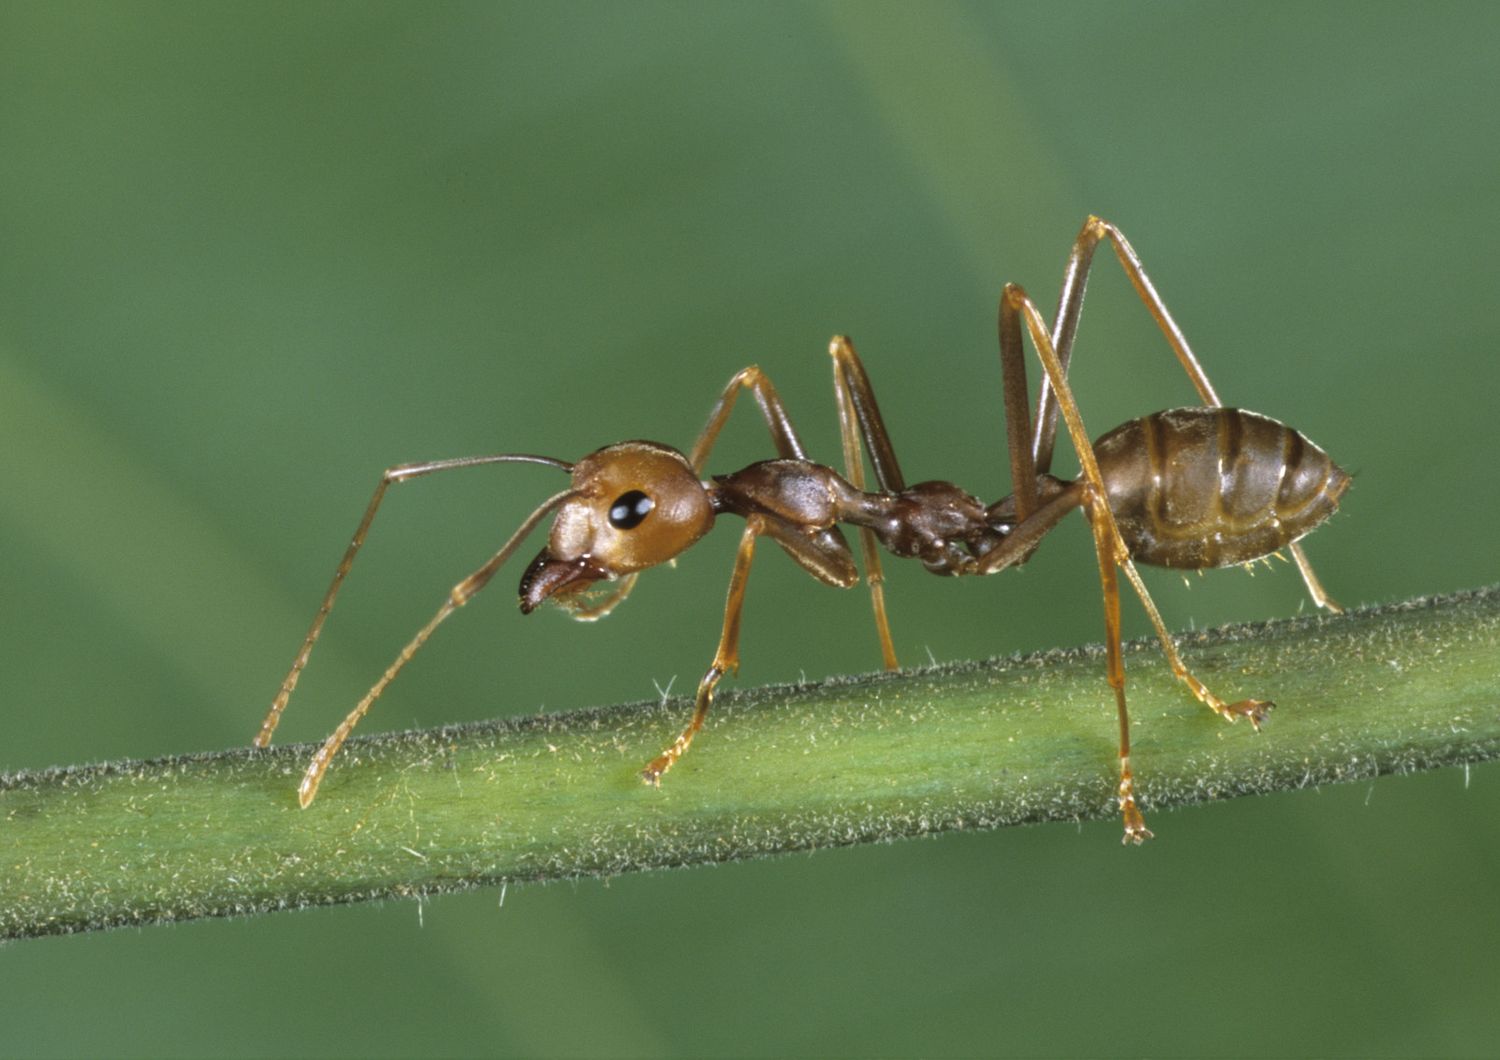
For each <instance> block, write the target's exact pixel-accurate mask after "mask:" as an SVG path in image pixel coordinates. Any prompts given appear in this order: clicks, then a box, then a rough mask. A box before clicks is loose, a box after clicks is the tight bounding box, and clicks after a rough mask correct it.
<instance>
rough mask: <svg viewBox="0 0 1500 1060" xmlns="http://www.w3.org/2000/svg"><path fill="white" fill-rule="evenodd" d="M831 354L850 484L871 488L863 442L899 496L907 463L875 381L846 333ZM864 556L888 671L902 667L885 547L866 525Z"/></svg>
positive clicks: (886, 485) (883, 481) (885, 484)
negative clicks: (899, 455)
mask: <svg viewBox="0 0 1500 1060" xmlns="http://www.w3.org/2000/svg"><path fill="white" fill-rule="evenodd" d="M828 353H829V355H830V356H832V357H833V391H834V397H835V401H836V403H837V405H838V410H839V437H840V438H841V440H842V442H843V449H844V472H845V474H846V475H847V476H848V478H849V483H850V485H852V486H853V487H854V488H855V489H857V490H864V489H865V462H864V456H862V455H861V453H860V443H861V440H862V441H863V443H864V452H865V454H868V456H869V458H870V465H871V466H872V467H873V468H874V469H875V479H876V481H877V482H878V483H879V484H880V488H881V489H882V490H884V491H885V492H887V493H899V492H900V491H901V490H903V489H905V488H906V480H905V479H904V478H903V477H902V474H901V465H900V464H899V463H897V461H896V451H895V448H894V447H893V446H892V445H891V437H890V434H889V433H888V432H887V431H886V427H885V420H884V418H883V417H882V416H881V415H880V405H879V404H878V403H877V402H876V401H875V390H874V388H873V387H871V386H870V377H869V376H868V375H866V374H865V366H864V364H863V363H862V362H861V361H860V359H859V354H857V353H855V352H854V343H853V341H851V340H850V339H849V337H848V336H846V335H835V336H834V337H833V341H832V342H830V343H829V344H828ZM859 545H860V552H861V555H862V556H863V558H864V561H865V581H866V582H868V583H869V585H870V606H871V608H872V609H873V610H874V613H875V633H876V635H877V636H878V637H879V638H880V656H881V659H882V661H883V662H884V664H885V668H886V669H887V670H897V669H900V665H901V664H900V663H899V662H898V661H897V660H896V646H895V644H894V643H892V641H891V624H890V619H889V618H888V617H887V616H886V610H885V571H884V569H883V568H882V567H881V563H880V547H879V545H878V543H877V542H876V539H875V531H873V530H871V529H870V528H869V527H860V530H859Z"/></svg>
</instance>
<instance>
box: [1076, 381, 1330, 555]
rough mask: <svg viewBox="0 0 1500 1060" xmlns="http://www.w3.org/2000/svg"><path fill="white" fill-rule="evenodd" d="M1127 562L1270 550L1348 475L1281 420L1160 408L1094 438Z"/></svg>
mask: <svg viewBox="0 0 1500 1060" xmlns="http://www.w3.org/2000/svg"><path fill="white" fill-rule="evenodd" d="M1094 454H1095V456H1096V457H1097V459H1098V461H1099V470H1100V472H1101V474H1102V476H1103V478H1104V483H1105V488H1106V491H1107V492H1108V494H1109V506H1110V508H1111V509H1112V510H1113V512H1114V516H1115V522H1116V523H1117V524H1118V525H1119V528H1120V535H1121V537H1123V538H1124V540H1125V544H1126V546H1127V547H1128V548H1129V550H1130V555H1131V557H1132V558H1134V559H1135V560H1137V561H1138V562H1141V563H1149V564H1152V565H1154V566H1158V567H1177V568H1181V569H1194V570H1202V569H1204V568H1207V567H1226V566H1231V565H1233V564H1236V563H1248V562H1250V561H1252V560H1256V559H1260V558H1261V557H1263V556H1269V555H1271V554H1272V553H1273V552H1276V551H1277V550H1278V549H1281V548H1284V547H1286V546H1287V545H1290V544H1291V543H1292V542H1294V541H1296V540H1297V539H1298V538H1300V537H1302V536H1303V535H1304V534H1306V533H1308V532H1309V531H1311V530H1313V529H1314V528H1316V527H1317V526H1318V525H1319V524H1320V523H1322V522H1323V521H1324V520H1326V519H1327V518H1328V517H1329V516H1330V515H1332V514H1333V513H1334V511H1335V509H1337V508H1338V503H1339V498H1340V497H1342V496H1343V494H1344V491H1345V490H1346V489H1348V488H1349V475H1348V473H1347V472H1345V471H1344V470H1343V468H1341V467H1339V466H1338V465H1337V464H1335V463H1334V462H1333V460H1332V459H1330V458H1329V456H1328V454H1327V453H1325V452H1324V451H1323V450H1322V449H1320V448H1318V447H1317V446H1316V445H1314V444H1313V443H1312V442H1310V441H1308V440H1307V438H1305V437H1304V436H1303V435H1302V434H1301V433H1299V432H1298V431H1295V430H1293V429H1292V428H1290V427H1288V426H1286V425H1285V424H1283V423H1279V422H1277V421H1276V420H1273V419H1271V418H1270V417H1268V416H1262V415H1260V414H1259V413H1255V412H1246V411H1244V410H1243V409H1226V408H1216V407H1212V406H1197V407H1193V408H1180V409H1168V410H1166V411H1165V412H1157V413H1153V414H1152V415H1150V416H1144V417H1142V418H1140V419H1138V420H1131V421H1130V422H1129V423H1126V424H1122V425H1121V426H1119V427H1116V428H1115V429H1114V430H1112V431H1110V432H1109V433H1108V434H1106V435H1105V436H1104V437H1102V438H1100V439H1099V440H1098V441H1097V442H1095V443H1094Z"/></svg>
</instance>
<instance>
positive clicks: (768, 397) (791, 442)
mask: <svg viewBox="0 0 1500 1060" xmlns="http://www.w3.org/2000/svg"><path fill="white" fill-rule="evenodd" d="M741 390H749V391H750V392H751V393H752V394H754V395H755V403H756V404H757V405H759V406H760V413H761V415H762V416H764V417H765V420H766V427H767V429H768V430H770V432H771V441H772V442H773V443H774V444H775V446H776V454H777V455H778V456H781V457H784V458H790V459H793V460H806V459H807V452H806V451H805V450H804V449H803V448H802V442H801V440H800V439H799V438H798V437H797V431H796V428H794V427H793V426H792V420H791V417H789V416H788V415H787V412H786V406H785V405H783V404H782V403H781V395H780V394H778V393H776V388H775V387H774V386H772V385H771V380H770V377H768V376H767V375H766V374H765V373H764V372H762V371H761V370H760V366H759V365H754V364H752V365H750V366H749V367H748V368H742V369H740V370H739V371H738V372H736V373H735V374H734V378H733V379H731V380H729V384H728V385H727V386H725V387H724V392H723V393H722V394H720V395H719V400H718V401H715V402H714V407H713V408H712V409H711V410H709V413H708V422H707V423H706V424H704V425H703V430H702V431H701V432H699V434H698V440H697V441H696V442H694V443H693V451H692V453H691V454H690V455H689V456H688V462H689V463H690V464H692V465H693V471H694V473H696V474H699V475H701V474H703V469H704V467H705V466H707V464H708V454H709V451H710V450H711V449H713V446H714V442H715V441H717V440H718V437H719V431H721V430H722V429H723V428H724V422H725V421H726V420H728V419H729V414H730V413H731V412H733V411H734V402H735V399H736V398H738V397H739V396H740V391H741Z"/></svg>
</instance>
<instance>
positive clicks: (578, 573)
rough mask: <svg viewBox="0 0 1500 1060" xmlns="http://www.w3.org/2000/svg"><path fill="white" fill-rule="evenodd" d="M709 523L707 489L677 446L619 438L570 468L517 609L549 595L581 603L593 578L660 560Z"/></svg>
mask: <svg viewBox="0 0 1500 1060" xmlns="http://www.w3.org/2000/svg"><path fill="white" fill-rule="evenodd" d="M713 522H714V506H713V501H712V499H711V498H710V496H709V492H708V487H706V486H705V485H704V484H703V483H702V482H701V481H700V480H699V478H698V476H697V474H696V473H694V471H693V468H692V465H691V464H689V463H688V461H687V458H686V457H685V456H683V455H682V454H681V453H679V452H678V451H677V450H676V449H673V448H671V447H670V446H665V445H657V444H656V443H655V442H621V443H619V444H618V445H610V446H606V447H605V448H603V449H600V450H598V451H597V452H594V453H590V454H589V455H588V456H586V457H584V458H583V459H582V460H580V461H578V463H576V464H574V465H573V490H572V495H571V496H570V497H568V499H567V500H565V501H564V502H563V503H562V506H561V507H560V508H558V510H557V518H556V520H555V521H554V522H553V524H552V534H551V536H550V537H549V538H548V540H547V547H546V548H544V549H542V551H541V552H540V553H539V554H538V555H537V557H536V559H534V560H532V562H531V565H530V566H529V567H527V568H526V573H525V574H523V575H522V576H521V611H522V612H523V613H526V614H529V613H530V612H531V611H533V610H535V609H536V607H537V606H538V605H540V604H541V603H542V601H544V600H549V599H550V600H552V601H553V602H554V603H558V604H561V605H562V606H564V607H567V606H570V605H573V606H576V607H579V608H582V607H584V606H585V604H584V602H583V598H582V595H581V594H582V593H583V592H584V591H585V590H587V589H588V588H589V586H590V585H592V584H593V583H594V582H597V581H600V580H603V579H612V578H617V577H620V576H621V575H626V574H634V573H636V572H637V571H642V570H645V569H646V568H647V567H654V566H656V565H657V564H658V563H665V562H666V561H667V560H669V559H672V558H673V557H674V556H676V555H677V554H678V553H680V552H682V551H683V550H684V549H686V548H687V547H688V546H689V545H691V544H692V543H693V542H694V541H697V540H698V539H699V538H700V537H702V536H703V535H704V534H706V533H707V532H708V530H709V528H710V527H711V526H713Z"/></svg>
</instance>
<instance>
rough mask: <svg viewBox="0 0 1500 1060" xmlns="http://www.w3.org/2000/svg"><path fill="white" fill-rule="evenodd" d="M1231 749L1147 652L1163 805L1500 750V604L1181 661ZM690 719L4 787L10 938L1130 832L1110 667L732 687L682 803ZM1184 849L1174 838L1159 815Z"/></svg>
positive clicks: (296, 751)
mask: <svg viewBox="0 0 1500 1060" xmlns="http://www.w3.org/2000/svg"><path fill="white" fill-rule="evenodd" d="M1179 643H1180V646H1181V648H1182V650H1183V654H1184V657H1185V659H1186V660H1187V662H1188V664H1189V666H1191V667H1193V669H1194V671H1195V672H1196V673H1197V674H1198V676H1199V677H1201V678H1202V679H1203V680H1204V681H1205V682H1206V683H1207V684H1208V685H1209V686H1210V687H1211V688H1214V689H1216V690H1217V691H1218V692H1219V694H1220V695H1222V696H1225V697H1226V698H1238V697H1241V696H1245V695H1255V696H1263V697H1266V696H1269V697H1274V698H1275V699H1276V700H1278V701H1279V703H1280V707H1279V708H1278V709H1277V710H1276V711H1275V712H1274V713H1273V714H1272V716H1271V719H1270V722H1269V724H1268V725H1267V726H1266V728H1265V730H1264V731H1263V732H1261V733H1260V734H1256V733H1255V732H1253V731H1252V730H1251V729H1250V727H1249V726H1248V725H1243V724H1241V725H1235V726H1233V727H1230V726H1227V725H1226V724H1225V723H1224V722H1223V721H1221V720H1220V719H1219V718H1217V717H1216V716H1214V715H1213V714H1211V713H1210V712H1209V711H1207V710H1206V709H1204V708H1203V707H1201V706H1200V705H1198V704H1197V703H1196V702H1195V701H1194V700H1193V699H1192V697H1191V696H1190V695H1189V694H1188V693H1187V692H1186V691H1185V689H1184V688H1183V687H1182V686H1181V685H1180V683H1178V682H1177V681H1176V680H1174V679H1173V678H1172V676H1171V674H1170V673H1169V672H1168V670H1167V668H1166V666H1165V664H1164V662H1163V661H1162V658H1161V653H1160V650H1159V647H1158V646H1157V645H1156V643H1155V642H1154V641H1146V642H1140V643H1136V644H1132V645H1129V646H1128V647H1127V649H1126V666H1127V669H1128V672H1129V682H1130V683H1129V696H1130V704H1131V710H1132V718H1133V722H1134V726H1133V737H1134V754H1133V759H1134V762H1135V767H1136V773H1137V778H1138V792H1139V795H1140V798H1141V803H1142V806H1143V808H1144V809H1145V811H1146V813H1147V816H1148V820H1149V819H1150V817H1151V814H1152V813H1153V812H1154V811H1159V810H1160V809H1162V808H1163V807H1166V806H1176V805H1183V804H1187V803H1194V802H1202V801H1207V800H1210V799H1220V798H1229V797H1232V796H1236V795H1247V794H1253V793H1258V792H1268V791H1275V790H1282V789H1290V788H1298V787H1304V786H1307V785H1312V784H1326V783H1331V782H1336V781H1344V780H1353V779H1356V778H1362V777H1371V776H1375V775H1378V774H1382V773H1392V772H1406V771H1410V770H1415V769H1424V768H1431V767H1435V766H1440V765H1446V764H1450V763H1457V762H1468V761H1477V760H1480V759H1486V758H1493V757H1496V756H1497V754H1500V587H1496V588H1491V589H1485V590H1478V591H1474V592H1470V593H1464V594H1459V595H1455V596H1448V597H1438V598H1430V599H1421V600H1413V601H1410V602H1407V603H1404V604H1398V605H1393V606H1388V607H1381V608H1376V609H1370V610H1364V611H1359V612H1355V613H1352V614H1349V615H1344V616H1339V617H1326V618H1325V617H1306V618H1298V619H1293V620H1289V621H1283V622H1275V623H1270V624H1265V625H1257V626H1241V627H1233V628H1227V629H1223V630H1217V631H1214V632H1210V633H1204V634H1193V635H1187V636H1183V637H1181V638H1179ZM689 711H690V706H689V704H688V703H686V702H685V701H682V700H674V701H670V702H667V703H665V704H662V703H654V702H653V703H639V704H633V705H627V706H620V707H610V708H605V709H600V710H586V711H577V712H573V713H570V714H559V715H548V716H544V717H537V718H527V719H521V720H515V721H501V722H492V723H488V724H480V725H469V726H461V727H452V728H442V729H433V730H428V731H424V732H412V733H403V734H398V735H389V736H374V737H365V738H359V739H354V740H351V741H350V742H349V743H348V745H347V746H346V747H345V748H344V750H343V752H342V753H341V755H340V756H339V757H338V758H337V759H336V760H335V762H334V766H333V768H332V770H331V771H330V772H329V774H328V776H327V778H326V779H325V780H324V783H323V786H322V790H321V792H320V793H319V796H318V799H317V801H316V802H315V803H314V804H313V805H312V807H311V808H309V809H307V810H305V811H303V810H299V809H298V808H297V800H296V795H295V791H294V789H295V787H296V783H297V779H298V777H299V776H300V774H301V771H302V769H303V767H304V765H305V763H306V762H307V759H308V757H309V755H310V754H311V751H312V748H311V746H307V745H304V746H294V747H282V748H275V749H272V750H268V751H252V750H235V751H227V752H224V753H220V754H212V755H201V756H194V757H187V758H168V759H160V760H157V761H153V762H120V763H114V764H107V765H102V766H87V767H81V768H65V769H53V770H46V771H43V772H38V773H23V774H18V775H13V776H7V777H0V938H7V937H9V938H14V937H22V936H30V935H44V934H55V933H64V932H71V931H80V930H87V929H92V928H101V927H109V926H115V925H122V924H145V923H156V922H164V921H171V920H182V919H187V918H192V917H203V916H222V915H242V914H249V913H257V912H264V911H268V910H272V909H285V908H292V907H296V906H303V905H309V904H326V903H337V902H353V901H359V900H362V899H368V898H382V897H389V896H403V895H421V894H432V893H437V892H442V891H451V890H458V889H462V888H466V887H474V886H480V885H484V884H492V883H500V882H502V881H516V880H548V879H559V878H569V877H578V876H589V875H606V874H612V873H619V872H628V871H632V870H636V869H647V868H654V867H659V866H672V865H689V864H696V863H700V862H707V861H729V860H733V859H737V858H745V857H753V856H757V855H763V854H771V853H777V852H783V851H791V850H808V849H812V848H815V847H825V846H838V845H843V844H849V843H859V842H867V841H871V840H882V839H891V838H896V837H900V836H911V835H917V834H921V833H927V832H934V831H941V830H945V829H951V828H989V827H996V826H999V825H1007V824H1020V823H1024V822H1039V821H1057V820H1068V821H1073V820H1078V819H1082V818H1092V817H1100V816H1107V815H1113V814H1114V813H1116V808H1115V804H1114V799H1113V793H1114V785H1115V779H1116V777H1115V749H1116V748H1115V735H1116V729H1115V719H1114V706H1113V702H1112V698H1111V696H1110V694H1109V690H1108V688H1107V686H1106V685H1105V683H1104V680H1103V658H1102V652H1101V650H1100V649H1097V648H1089V649H1081V650H1076V651H1058V652H1049V653H1044V654H1041V655H1034V656H1028V657H1024V658H1016V659H1007V660H995V661H991V662H986V663H975V664H962V665H957V666H945V667H940V668H935V669H931V670H923V671H917V672H913V673H902V674H896V675H875V676H867V677H857V678H847V679H836V680H832V681H829V682H826V683H824V684H820V685H814V686H802V687H774V688H763V689H755V690H751V691H746V692H741V693H735V692H727V693H725V694H723V695H722V696H721V697H720V699H719V701H718V702H717V703H716V704H715V708H714V711H713V713H712V714H711V715H710V719H709V723H708V726H707V727H706V728H705V730H704V731H703V733H702V734H701V735H700V737H699V738H698V741H697V743H696V744H695V745H694V746H693V749H692V751H691V752H690V753H689V754H688V755H687V756H686V757H685V758H684V759H683V760H682V761H681V762H680V763H679V764H678V765H677V767H676V768H675V769H674V770H673V771H672V772H671V773H670V774H669V775H668V776H667V777H666V778H665V779H664V781H663V784H662V787H661V789H660V790H653V789H651V788H648V787H645V786H644V785H642V784H641V782H640V780H639V778H638V776H637V770H638V769H639V768H640V767H641V765H642V764H643V763H644V762H646V761H647V760H648V759H650V758H651V757H652V756H653V755H655V754H656V753H657V752H658V751H660V750H661V748H662V747H663V746H664V745H665V744H666V743H667V742H669V741H670V740H671V738H672V737H673V736H674V735H675V734H676V733H677V731H678V729H679V727H680V726H681V725H682V724H683V723H684V722H685V721H686V718H687V714H688V713H689ZM1156 827H1157V829H1158V831H1160V830H1161V828H1162V824H1161V822H1159V821H1158V822H1156Z"/></svg>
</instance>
